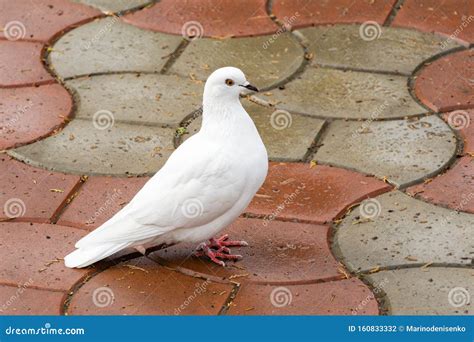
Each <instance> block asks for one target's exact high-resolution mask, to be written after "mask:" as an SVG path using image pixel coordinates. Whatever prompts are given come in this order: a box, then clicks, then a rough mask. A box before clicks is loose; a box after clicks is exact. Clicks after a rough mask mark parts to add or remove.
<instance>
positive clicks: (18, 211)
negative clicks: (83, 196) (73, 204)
mask: <svg viewBox="0 0 474 342" xmlns="http://www.w3.org/2000/svg"><path fill="white" fill-rule="evenodd" d="M79 180H80V178H79V177H78V176H72V175H65V174H61V173H53V172H50V171H45V170H42V169H36V168H33V167H31V166H28V165H25V164H23V163H20V162H18V161H15V160H12V159H11V158H10V157H8V156H7V155H1V156H0V184H1V185H0V188H1V190H0V208H1V209H0V221H3V220H7V219H11V218H14V219H15V220H17V221H31V220H33V221H35V222H49V220H50V219H51V218H52V217H54V216H55V214H57V213H58V212H59V211H60V210H61V209H62V207H63V205H64V203H65V201H66V199H67V198H68V196H69V194H70V193H71V192H72V191H73V190H74V188H75V187H76V186H77V184H78V183H79Z"/></svg>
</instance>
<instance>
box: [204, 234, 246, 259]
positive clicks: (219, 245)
mask: <svg viewBox="0 0 474 342" xmlns="http://www.w3.org/2000/svg"><path fill="white" fill-rule="evenodd" d="M245 246H248V243H247V242H245V241H232V240H229V236H228V235H227V234H226V235H223V236H221V237H220V238H217V239H215V238H212V239H210V240H209V243H207V244H206V243H202V244H201V245H199V247H198V250H197V251H196V256H207V257H208V258H209V259H211V261H213V262H215V263H216V264H218V265H221V266H225V262H224V261H222V260H219V259H224V260H232V261H237V260H240V259H242V255H239V254H231V253H230V249H229V247H245Z"/></svg>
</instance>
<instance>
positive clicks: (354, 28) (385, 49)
mask: <svg viewBox="0 0 474 342" xmlns="http://www.w3.org/2000/svg"><path fill="white" fill-rule="evenodd" d="M360 27H361V25H336V26H318V27H312V28H307V29H302V30H300V32H301V33H302V34H303V35H304V36H305V37H306V39H307V40H308V44H309V49H310V51H311V52H312V53H313V56H314V59H313V61H312V63H313V64H320V65H327V66H335V67H342V68H355V69H364V70H373V71H388V72H396V73H401V74H405V75H409V74H411V73H412V71H413V70H414V69H415V68H416V66H417V65H418V64H420V63H421V62H423V61H424V60H425V59H427V58H428V57H430V56H433V55H436V54H438V53H440V52H442V51H445V50H448V49H451V48H454V47H456V46H460V45H458V44H456V43H455V42H449V43H448V44H447V45H446V38H443V37H440V36H435V35H433V34H428V33H422V32H419V31H415V30H409V29H402V28H392V27H381V31H376V30H377V29H376V30H374V31H373V32H381V34H380V37H379V38H377V39H373V40H364V39H362V36H363V35H361V34H360V32H359V30H360ZM364 37H368V38H369V39H370V38H371V37H376V35H375V36H370V35H365V36H364Z"/></svg>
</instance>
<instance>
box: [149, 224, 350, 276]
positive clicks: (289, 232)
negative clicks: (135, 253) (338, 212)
mask: <svg viewBox="0 0 474 342" xmlns="http://www.w3.org/2000/svg"><path fill="white" fill-rule="evenodd" d="M222 234H229V236H230V238H231V239H233V240H245V241H247V242H248V243H249V246H248V247H242V248H235V247H234V248H232V251H233V253H236V254H241V255H242V256H243V260H242V261H239V262H237V263H232V262H228V265H227V266H226V267H225V268H224V267H222V266H220V265H216V264H214V263H212V262H211V261H210V260H208V259H207V258H204V257H199V258H198V257H195V256H193V255H192V254H193V252H194V250H195V249H196V247H197V245H196V244H179V245H176V246H173V247H170V248H167V249H164V250H160V251H157V252H155V253H153V254H152V256H151V257H152V258H155V260H157V261H158V262H162V263H164V264H165V265H166V264H170V265H172V267H176V266H179V267H182V268H185V269H190V270H192V271H194V272H198V273H201V274H206V275H209V276H210V277H211V279H212V277H219V278H226V279H229V280H237V281H238V282H247V281H250V282H258V283H268V282H290V283H296V282H303V281H311V280H316V279H334V278H341V277H342V276H343V275H342V273H340V271H339V269H338V268H339V265H338V263H337V261H336V260H335V259H334V258H333V256H332V254H331V252H330V250H329V246H328V243H327V238H328V227H327V226H321V225H310V224H302V223H292V222H281V221H274V220H273V221H272V220H265V221H264V220H260V219H243V218H241V219H238V220H237V221H236V222H234V223H233V224H232V225H231V226H230V227H229V228H227V229H225V231H224V232H223V233H222ZM160 259H162V260H160ZM163 260H164V261H163Z"/></svg>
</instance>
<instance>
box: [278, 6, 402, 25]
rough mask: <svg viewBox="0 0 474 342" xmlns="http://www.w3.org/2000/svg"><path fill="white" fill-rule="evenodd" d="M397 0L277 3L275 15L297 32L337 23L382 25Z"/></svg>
mask: <svg viewBox="0 0 474 342" xmlns="http://www.w3.org/2000/svg"><path fill="white" fill-rule="evenodd" d="M395 2H396V0H378V1H370V0H359V1H353V0H333V1H313V0H275V1H274V4H273V14H275V15H276V16H277V18H278V19H280V20H281V21H282V22H284V23H288V24H290V26H292V27H294V28H298V27H305V26H311V25H324V24H336V23H363V22H365V21H369V20H370V21H375V22H377V23H379V24H383V22H384V21H385V19H386V18H387V17H388V15H389V13H390V10H391V9H392V6H393V5H394V4H395Z"/></svg>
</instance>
